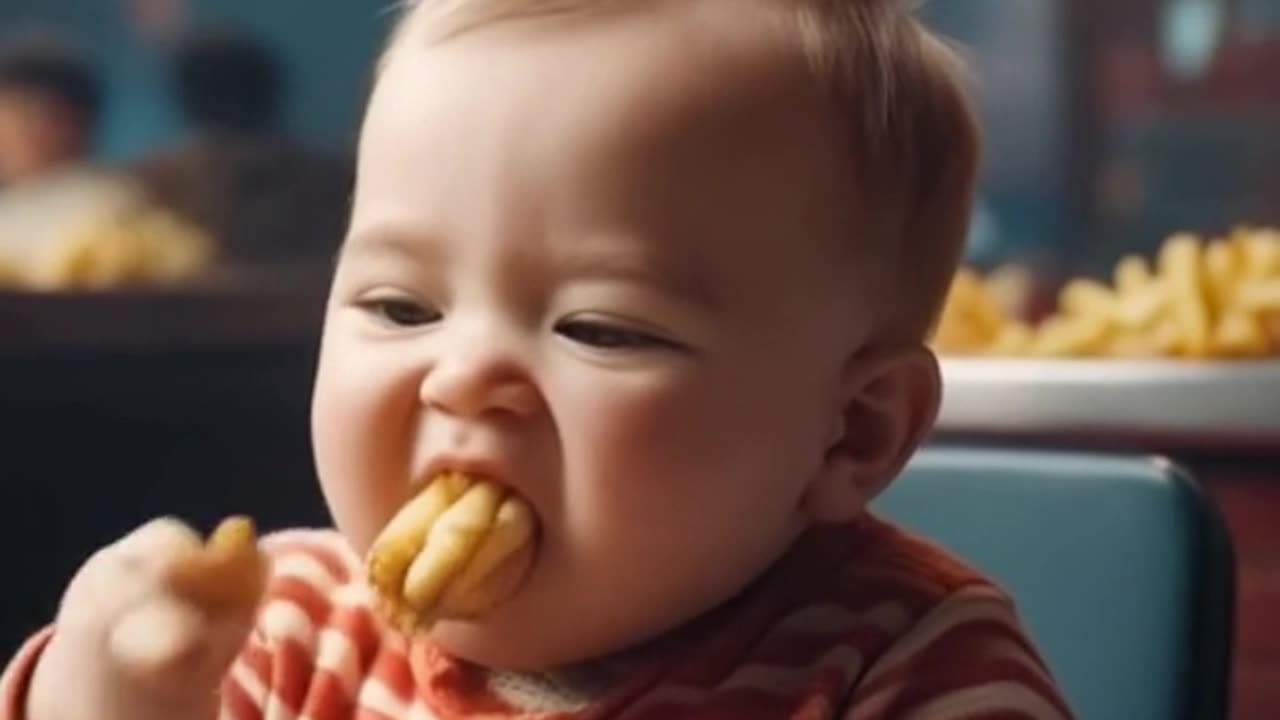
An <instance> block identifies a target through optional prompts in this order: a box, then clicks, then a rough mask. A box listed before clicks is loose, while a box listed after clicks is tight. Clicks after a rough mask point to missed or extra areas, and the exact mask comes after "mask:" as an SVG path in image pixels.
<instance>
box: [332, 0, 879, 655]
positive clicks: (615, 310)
mask: <svg viewBox="0 0 1280 720" xmlns="http://www.w3.org/2000/svg"><path fill="white" fill-rule="evenodd" d="M691 5H692V4H691ZM699 5H703V4H701V3H699ZM729 5H733V4H729ZM704 7H705V5H704ZM704 20H707V21H709V22H712V23H725V22H726V21H727V24H722V25H720V27H730V28H732V27H735V26H739V27H740V23H737V24H735V22H734V21H733V20H732V18H730V17H720V18H711V19H703V20H695V19H693V18H685V17H679V16H675V17H671V16H668V17H664V18H660V19H659V18H646V19H618V20H592V21H590V22H583V23H582V24H581V25H580V26H576V27H574V28H572V29H546V28H542V29H530V28H520V27H515V26H506V27H494V28H489V29H483V30H479V31H475V32H473V33H470V34H467V35H464V36H462V37H461V38H459V39H456V40H453V41H450V42H448V43H447V44H444V45H442V46H435V47H429V46H427V45H426V44H424V43H423V42H421V41H420V40H419V39H418V38H415V37H414V36H413V35H412V33H410V34H409V35H408V36H406V38H405V39H404V41H403V43H402V44H401V46H400V47H399V48H398V49H397V50H396V51H395V52H394V53H393V55H392V57H391V59H390V61H389V64H388V66H387V67H386V69H385V73H384V74H383V75H382V76H381V78H380V81H379V83H378V87H377V89H376V91H375V93H374V96H373V98H372V100H371V105H370V107H369V110H368V116H367V120H366V125H365V127H364V132H363V137H362V141H361V147H360V159H359V168H358V180H357V188H356V193H355V200H354V211H353V221H352V227H351V232H350V237H349V240H348V243H347V246H346V248H345V251H344V253H343V255H342V258H341V261H340V264H339V269H338V271H337V276H336V279H335V283H334V287H333V291H332V297H331V301H330V306H329V314H328V320H327V324H326V329H325V336H324V349H323V353H322V360H321V365H320V370H319V378H318V382H317V387H316V394H315V402H314V419H313V425H314V428H313V429H314V435H315V446H316V455H317V461H318V467H319V472H320V476H321V480H322V484H323V488H324V491H325V493H326V496H327V498H328V501H329V503H330V506H331V508H332V511H333V514H334V516H335V518H336V521H337V523H338V526H339V528H340V529H341V530H342V531H343V532H344V533H345V534H346V536H347V537H348V538H349V539H350V541H351V542H352V544H353V546H354V547H355V549H356V550H357V551H359V552H365V551H366V550H367V549H368V547H369V545H370V543H371V542H372V540H373V539H374V537H375V535H376V534H377V533H378V531H379V530H380V529H381V527H382V526H383V524H384V523H386V521H387V520H388V519H389V518H390V517H391V516H392V515H393V514H394V513H395V512H396V510H397V509H398V508H399V507H400V506H401V505H402V504H403V503H404V502H405V501H406V500H407V499H408V498H410V497H411V496H412V495H413V494H415V492H416V491H417V490H419V489H420V488H421V487H422V485H423V483H424V482H425V481H426V479H427V477H428V475H429V474H430V473H431V472H432V471H433V470H437V469H441V468H452V469H461V470H467V471H472V472H479V473H482V474H486V475H489V476H491V477H493V478H495V479H496V480H497V481H498V482H501V483H504V484H506V485H508V486H510V487H511V488H513V489H514V490H515V491H517V492H519V493H520V494H522V495H523V496H524V497H525V498H527V499H528V501H529V502H530V503H531V504H532V506H533V507H534V508H535V510H536V512H537V515H538V517H539V520H540V523H541V545H540V550H539V554H538V557H537V560H536V562H535V564H534V566H533V569H532V571H531V574H530V576H529V578H528V581H527V582H526V584H525V585H524V586H523V587H522V589H521V590H520V591H519V592H518V593H517V594H516V595H515V596H514V597H513V598H512V599H511V601H510V602H508V603H507V604H505V605H503V606H502V607H500V608H499V609H498V610H497V611H496V612H495V613H493V614H492V615H491V616H488V617H487V618H485V619H484V620H483V621H482V622H479V623H475V624H463V623H445V624H443V625H441V626H438V629H437V630H436V631H435V632H436V638H437V639H438V640H439V642H440V643H442V644H443V645H444V646H445V647H446V648H447V649H448V650H450V651H452V652H453V653H455V654H457V655H459V656H461V657H464V658H467V659H470V660H473V661H475V662H479V663H483V664H487V665H496V666H505V667H512V668H545V667H548V666H553V665H558V664H562V663H567V662H572V661H576V660H581V659H584V658H587V657H591V656H596V655H600V654H603V653H607V652H611V651H614V650H619V649H621V648H623V647H625V646H628V645H630V644H633V643H636V642H639V641H642V640H644V639H646V638H649V637H652V636H654V635H656V634H658V633H661V632H662V631H664V630H666V629H669V628H671V627H673V626H675V625H677V624H679V623H681V622H683V621H686V620H688V619H691V618H692V617H694V616H696V615H697V614H699V613H701V612H703V611H705V610H707V609H709V608H710V607H712V606H714V605H716V604H718V603H720V602H722V601H724V600H726V599H727V598H728V597H729V596H731V595H732V594H734V593H736V592H737V591H738V590H740V589H741V588H742V587H743V586H744V585H745V584H746V583H747V582H748V581H749V580H750V579H751V578H753V577H755V576H756V575H758V574H759V573H760V572H761V571H762V570H763V569H764V568H765V567H766V566H767V565H768V564H769V563H770V562H771V561H773V560H774V559H775V558H776V557H777V556H778V555H779V554H780V553H781V552H782V551H783V550H784V549H785V547H786V545H787V544H788V542H789V541H790V540H791V539H792V538H793V537H794V536H795V535H796V534H797V533H798V532H799V531H801V530H802V529H803V527H804V526H805V525H806V524H807V523H808V519H807V516H806V513H805V511H804V510H803V509H802V508H803V506H804V500H805V492H806V488H807V484H808V480H809V479H810V478H811V477H813V476H814V475H815V474H816V473H818V472H820V470H821V469H822V467H823V464H824V462H826V452H827V447H828V442H829V440H830V437H831V431H832V428H833V426H834V425H835V424H836V423H837V417H838V415H839V407H838V405H839V402H838V384H839V381H840V376H841V371H842V368H843V367H844V364H845V362H846V361H847V360H848V354H849V351H851V350H852V349H854V348H855V346H856V344H857V342H858V338H859V337H860V333H861V332H862V331H863V330H864V329H865V323H864V322H863V320H862V318H860V317H859V313H858V312H856V311H855V310H851V307H853V306H855V305H856V304H857V303H856V301H855V298H856V296H857V279H856V276H855V275H854V274H853V273H852V270H851V268H852V263H851V262H850V261H848V260H847V254H848V253H846V252H842V250H841V249H842V248H847V246H848V244H849V242H850V240H849V237H848V235H849V232H850V230H849V229H850V227H851V220H850V218H849V217H848V216H847V214H846V213H847V212H848V211H847V210H845V208H847V207H848V203H847V201H846V198H848V197H850V195H851V193H852V188H851V183H850V180H849V178H848V177H847V171H846V170H845V169H844V168H845V161H844V157H843V156H842V154H841V151H840V150H839V148H838V147H837V146H838V143H836V142H835V141H834V139H833V138H835V137H836V131H835V129H834V127H833V126H832V124H831V120H830V119H829V115H828V113H827V112H826V110H825V108H824V107H823V105H822V104H821V100H820V95H819V94H818V93H816V92H814V91H812V90H811V89H807V88H809V87H810V86H808V85H807V84H806V82H807V81H806V80H805V79H804V74H803V72H802V71H801V68H800V66H799V65H793V64H792V63H791V62H790V61H787V62H783V61H780V60H779V57H781V55H780V54H779V53H778V51H776V50H770V49H768V44H767V43H766V42H765V41H764V40H763V39H762V38H761V37H759V36H755V37H753V36H750V35H748V34H747V33H746V32H745V31H743V32H737V31H735V32H725V31H716V32H713V31H711V30H708V29H706V28H705V27H704V26H702V25H701V24H700V23H701V22H703V21H704Z"/></svg>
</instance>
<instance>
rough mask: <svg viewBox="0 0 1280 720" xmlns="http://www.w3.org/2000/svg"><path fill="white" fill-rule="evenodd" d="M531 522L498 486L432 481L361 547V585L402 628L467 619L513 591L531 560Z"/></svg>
mask: <svg viewBox="0 0 1280 720" xmlns="http://www.w3.org/2000/svg"><path fill="white" fill-rule="evenodd" d="M536 535H537V523H536V520H535V518H534V514H533V511H532V509H531V508H530V507H529V505H528V504H527V503H526V502H525V501H524V500H522V499H521V498H519V497H517V496H515V495H512V494H510V493H508V492H507V491H506V490H504V489H503V488H502V487H501V486H499V485H496V484H494V483H491V482H489V481H486V480H479V479H473V478H470V477H467V476H465V475H461V474H457V473H448V474H444V475H440V476H438V477H436V478H434V479H433V480H432V481H431V482H430V483H429V484H428V485H427V487H426V489H425V490H423V491H422V492H421V493H420V494H419V495H418V496H417V497H415V498H413V499H412V500H411V501H409V503H408V504H406V505H405V506H404V508H403V509H401V510H400V512H399V513H397V514H396V516H395V517H394V518H392V519H391V522H390V523H388V524H387V527H386V528H385V529H384V530H383V531H382V533H381V535H379V536H378V539H377V540H376V541H375V542H374V544H373V547H372V548H371V549H370V551H369V557H368V560H367V570H368V579H369V584H370V585H371V586H372V587H373V589H374V590H375V591H376V592H377V593H378V596H379V597H380V599H381V601H382V605H383V607H384V610H385V611H386V612H387V614H388V615H389V616H390V618H391V620H392V621H393V622H395V623H396V624H398V625H400V626H401V628H402V629H403V630H405V631H406V632H411V631H419V630H427V629H430V627H431V626H432V625H433V624H434V623H435V622H437V621H438V620H446V619H455V620H460V619H470V618H475V617H478V616H480V615H483V614H484V613H486V612H488V611H490V610H492V609H493V608H494V607H497V606H498V605H499V604H501V603H502V602H503V601H504V600H506V599H507V598H508V597H510V596H511V594H512V593H514V592H515V591H516V589H517V588H518V587H519V585H520V583H521V582H522V581H523V580H524V577H525V575H526V574H527V573H528V570H529V567H530V566H531V565H532V562H533V554H534V547H535V544H536Z"/></svg>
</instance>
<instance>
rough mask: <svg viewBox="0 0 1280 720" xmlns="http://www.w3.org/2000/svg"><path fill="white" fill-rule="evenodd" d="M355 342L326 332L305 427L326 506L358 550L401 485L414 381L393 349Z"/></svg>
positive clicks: (400, 497)
mask: <svg viewBox="0 0 1280 720" xmlns="http://www.w3.org/2000/svg"><path fill="white" fill-rule="evenodd" d="M356 350H357V348H356V347H355V343H353V342H350V341H344V340H342V339H337V338H331V337H329V336H327V337H326V341H325V344H324V349H323V351H322V352H321V356H320V364H319V368H318V372H317V376H316V384H315V392H314V395H313V397H312V405H311V428H312V443H313V446H314V453H315V461H316V470H317V472H318V474H319V477H320V487H321V489H322V490H323V492H324V496H325V501H326V502H327V504H328V506H329V511H330V513H331V514H332V515H333V519H334V522H335V523H336V524H337V526H338V529H339V530H341V531H342V533H343V535H345V536H346V538H347V540H348V542H350V543H351V545H352V547H353V548H354V549H355V550H356V551H357V552H359V553H362V554H363V553H364V552H365V551H366V550H367V549H368V547H369V546H370V545H371V544H372V543H373V540H374V538H375V537H376V536H377V534H378V532H379V531H380V530H381V529H382V526H383V524H385V523H386V522H387V520H388V519H390V517H391V516H392V515H393V514H394V513H395V511H396V510H397V509H398V508H399V507H400V505H401V503H402V502H403V501H404V498H405V493H406V492H407V491H408V488H409V481H410V474H411V471H410V463H411V454H412V449H411V447H410V442H411V441H410V438H412V437H413V428H412V427H411V425H412V423H413V422H414V421H415V420H414V419H415V418H416V415H417V413H416V410H417V382H416V379H415V375H414V373H413V372H412V368H406V367H403V366H398V365H396V364H395V363H394V353H384V354H382V355H383V356H382V357H380V356H379V354H378V353H375V352H369V351H368V350H363V351H360V352H356ZM388 356H390V357H388Z"/></svg>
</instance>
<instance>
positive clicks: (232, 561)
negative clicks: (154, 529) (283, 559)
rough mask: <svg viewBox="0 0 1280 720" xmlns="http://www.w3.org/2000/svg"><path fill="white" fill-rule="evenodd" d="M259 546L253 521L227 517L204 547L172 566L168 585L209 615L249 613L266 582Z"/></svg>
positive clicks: (264, 564) (264, 565) (264, 567)
mask: <svg viewBox="0 0 1280 720" xmlns="http://www.w3.org/2000/svg"><path fill="white" fill-rule="evenodd" d="M257 543H258V541H257V531H256V530H255V529H254V525H253V521H252V520H250V519H249V518H247V517H240V516H236V517H230V518H227V519H226V520H223V521H222V523H221V524H219V525H218V527H217V528H216V529H215V530H214V531H213V533H212V534H211V535H210V536H209V539H208V540H207V541H206V542H205V545H204V547H203V548H200V549H199V550H196V551H194V552H193V553H192V554H190V555H188V556H186V557H184V558H181V559H180V560H179V561H177V562H175V563H174V564H173V566H172V567H171V568H170V570H169V573H168V577H167V580H168V583H169V586H170V587H171V588H173V590H174V592H176V593H178V594H179V595H180V596H182V597H185V598H188V599H189V600H191V601H192V602H194V603H195V604H196V605H197V606H199V607H201V608H204V609H206V610H208V611H210V612H215V613H216V612H225V611H229V610H243V611H250V610H252V609H253V608H254V607H255V606H256V604H257V601H258V598H259V597H261V595H262V589H263V584H264V583H265V582H266V562H265V560H264V558H263V556H262V553H261V552H260V551H259V550H258V544H257Z"/></svg>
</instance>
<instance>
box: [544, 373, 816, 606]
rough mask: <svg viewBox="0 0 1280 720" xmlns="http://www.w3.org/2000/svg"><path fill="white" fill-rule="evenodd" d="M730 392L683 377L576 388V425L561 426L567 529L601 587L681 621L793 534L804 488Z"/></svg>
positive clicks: (737, 583) (737, 582) (741, 579)
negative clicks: (611, 388) (781, 468)
mask: <svg viewBox="0 0 1280 720" xmlns="http://www.w3.org/2000/svg"><path fill="white" fill-rule="evenodd" d="M727 392H729V390H728V389H727V388H724V387H721V386H718V385H717V384H716V383H710V382H688V383H682V384H671V385H662V384H655V385H654V386H650V387H636V388H629V389H627V390H626V391H618V392H597V393H579V394H578V395H577V397H579V398H581V400H580V404H579V406H578V407H577V408H576V409H577V411H578V413H579V415H578V419H579V420H580V422H579V423H578V424H579V425H580V426H581V431H580V432H579V433H576V434H575V433H572V432H568V431H567V429H566V428H564V427H562V428H561V431H562V433H564V435H565V437H564V442H565V446H566V458H565V462H566V482H567V484H568V487H567V488H566V497H565V503H566V512H567V515H566V531H567V532H569V533H571V535H572V537H571V541H572V543H573V544H574V545H575V546H576V547H575V548H574V552H576V553H579V554H580V557H579V558H578V559H579V560H581V561H582V562H584V563H587V564H590V565H591V566H592V567H593V569H594V570H595V571H596V572H594V573H589V574H591V575H593V577H594V578H595V580H596V581H597V582H599V583H600V584H601V587H599V588H596V589H598V590H600V591H603V590H604V589H605V588H607V587H610V586H612V587H615V588H617V587H622V588H626V589H627V591H628V592H630V593H634V594H633V595H632V596H634V597H644V604H645V605H647V606H648V607H649V608H650V609H652V610H653V611H654V612H655V614H661V613H662V612H663V611H665V612H666V613H667V614H669V615H671V616H672V619H678V618H679V616H682V615H688V614H690V613H692V612H699V611H701V610H703V609H705V608H706V607H708V606H710V605H713V604H716V603H718V602H720V601H722V600H723V599H725V597H726V596H727V595H729V594H731V593H733V592H735V591H737V590H738V589H739V588H740V587H741V585H742V584H744V583H745V582H747V581H748V580H749V579H750V578H751V577H753V576H754V575H756V574H757V573H758V572H759V571H760V570H761V569H762V568H763V566H764V565H766V564H768V563H769V562H770V561H772V560H773V559H774V558H775V557H776V555H777V554H778V553H780V552H781V551H782V549H783V547H784V546H785V545H786V543H787V541H788V540H789V539H790V537H791V533H792V531H793V522H794V519H795V513H794V512H793V508H794V506H795V503H796V498H797V495H798V492H797V488H798V487H799V483H798V482H793V480H794V478H793V477H790V476H787V475H785V474H780V473H778V472H776V468H777V465H776V464H771V458H770V457H769V456H770V455H772V453H768V452H763V451H762V450H763V449H764V448H763V447H762V446H764V445H765V444H767V443H769V442H770V439H769V438H768V437H767V436H764V435H761V434H760V431H759V428H758V427H757V424H756V422H755V418H754V417H752V414H753V413H752V412H751V411H752V410H755V409H752V408H748V407H744V406H743V404H741V403H738V402H735V401H733V400H732V399H730V398H726V397H725V393H727ZM772 449H773V450H777V448H772ZM620 559H621V560H622V561H621V562H620ZM654 578H663V579H664V582H662V583H654V582H653V579H654ZM611 594H612V595H614V596H617V593H611Z"/></svg>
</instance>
